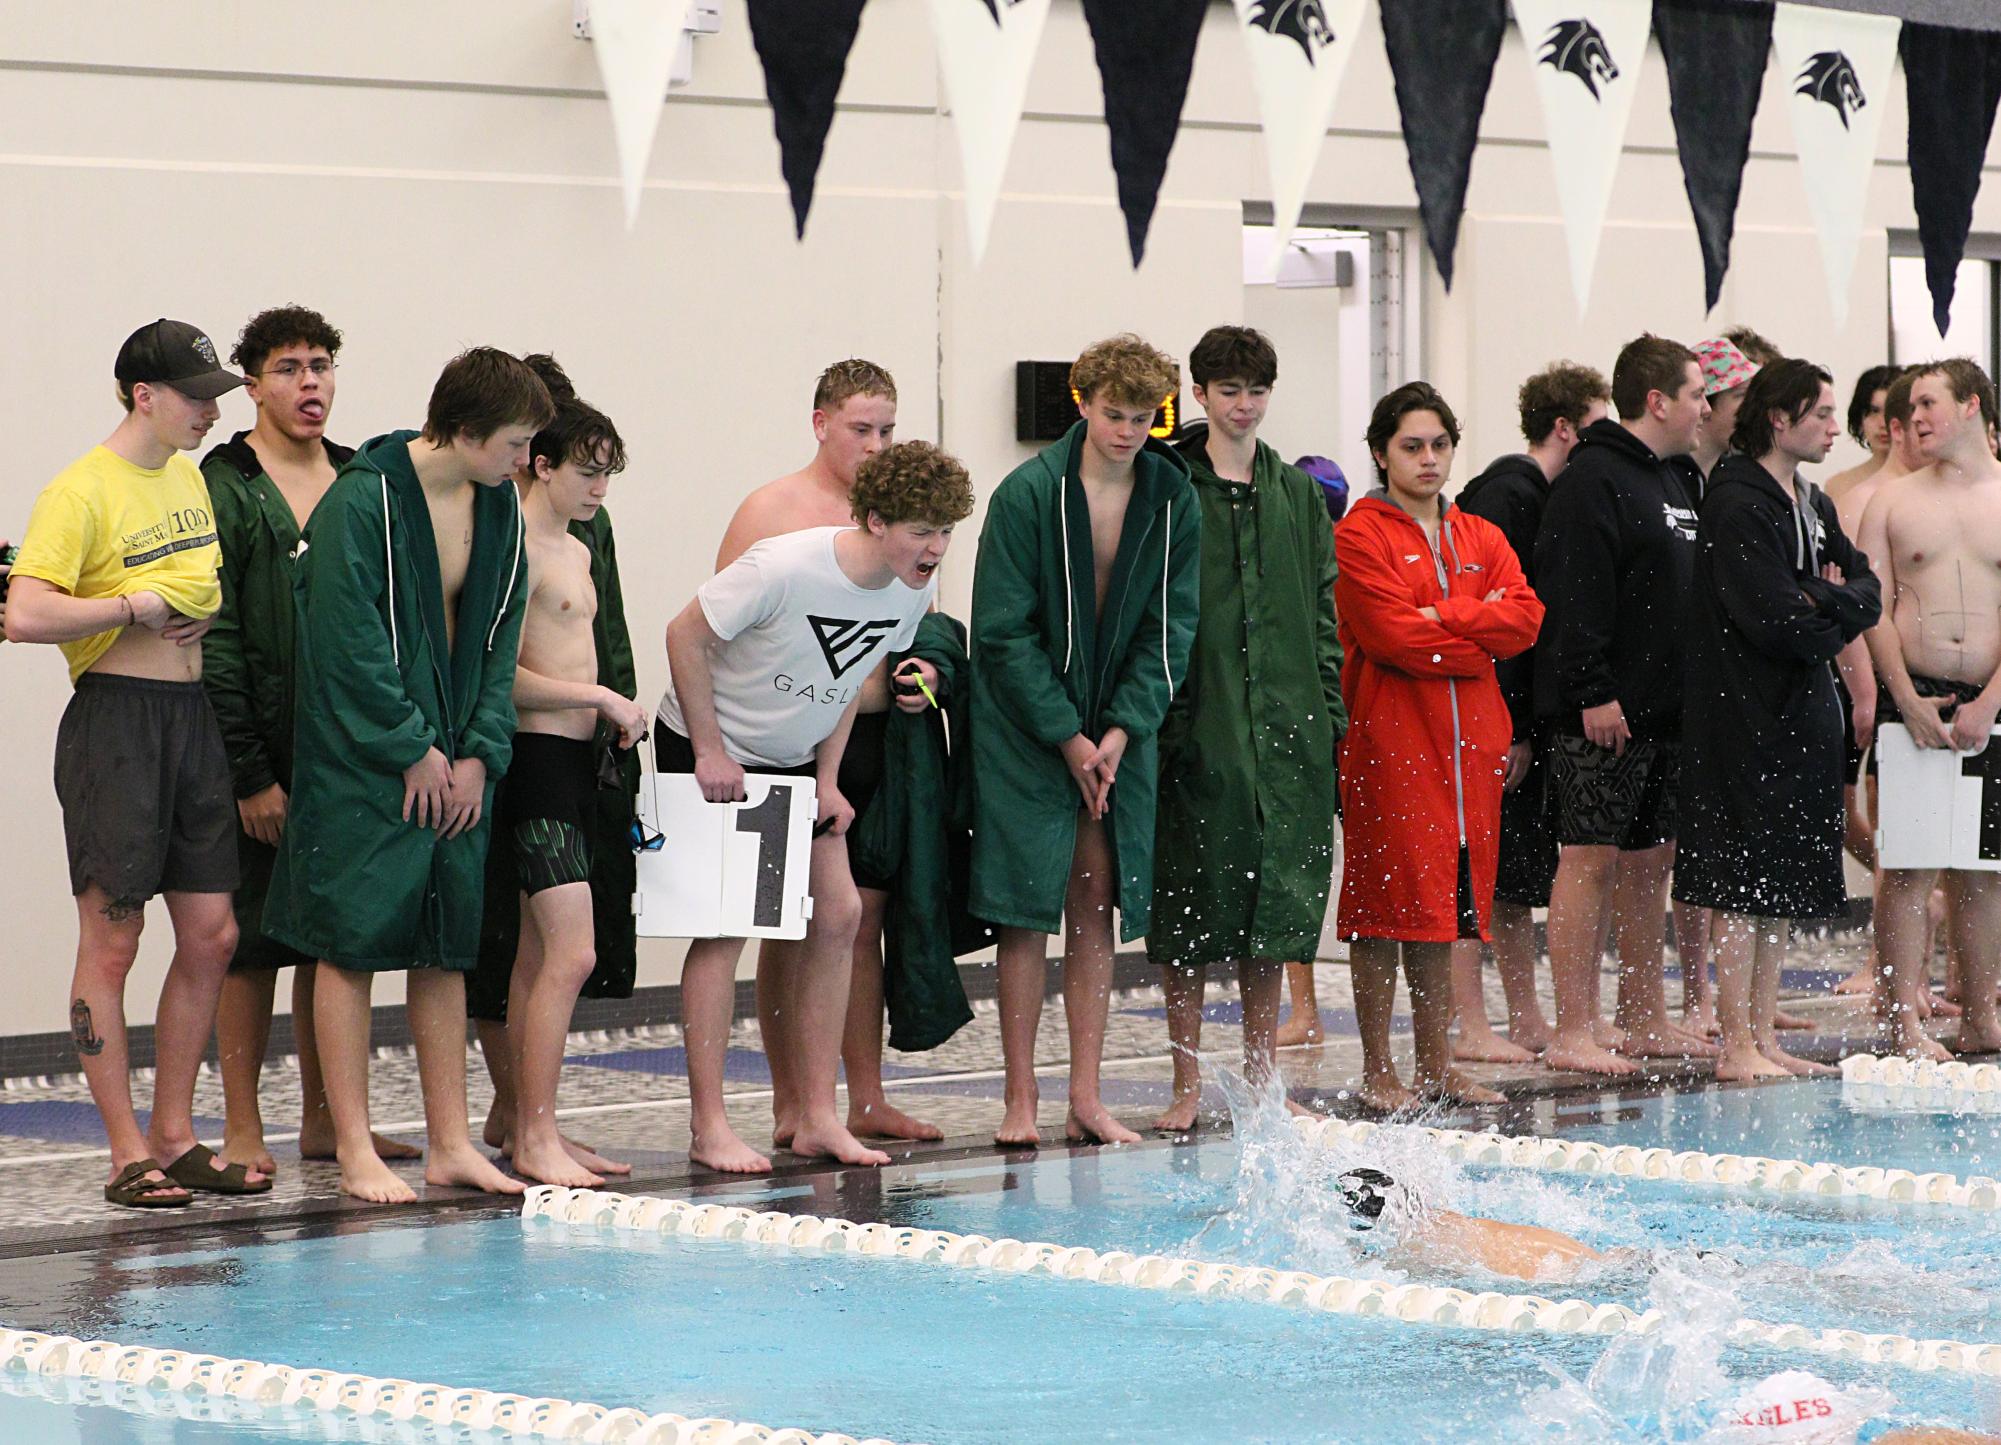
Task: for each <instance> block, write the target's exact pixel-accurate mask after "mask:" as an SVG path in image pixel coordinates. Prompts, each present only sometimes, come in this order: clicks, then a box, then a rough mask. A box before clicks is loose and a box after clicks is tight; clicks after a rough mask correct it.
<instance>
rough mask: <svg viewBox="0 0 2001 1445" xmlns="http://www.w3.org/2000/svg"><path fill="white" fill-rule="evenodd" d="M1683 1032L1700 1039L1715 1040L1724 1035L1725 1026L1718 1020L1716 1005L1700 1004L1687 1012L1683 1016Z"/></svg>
mask: <svg viewBox="0 0 2001 1445" xmlns="http://www.w3.org/2000/svg"><path fill="white" fill-rule="evenodd" d="M1681 1031H1682V1032H1683V1033H1685V1034H1689V1035H1692V1036H1693V1037H1695V1038H1698V1039H1713V1038H1715V1037H1716V1036H1717V1035H1718V1034H1720V1033H1722V1032H1723V1025H1722V1024H1720V1023H1718V1022H1717V1019H1716V1005H1715V1004H1713V1003H1711V1004H1700V1005H1698V1006H1697V1007H1695V1008H1692V1009H1689V1010H1687V1011H1686V1012H1685V1013H1683V1014H1682V1016H1681Z"/></svg>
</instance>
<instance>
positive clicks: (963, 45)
mask: <svg viewBox="0 0 2001 1445" xmlns="http://www.w3.org/2000/svg"><path fill="white" fill-rule="evenodd" d="M1048 19H1049V0H931V28H932V30H933V32H934V33H935V34H936V35H937V37H938V68H939V70H940V71H941V72H942V73H943V75H944V79H945V95H946V98H947V100H949V101H950V103H951V106H952V122H953V125H954V126H955V128H956V129H957V130H958V133H959V169H960V171H961V173H962V175H963V178H964V181H965V187H966V237H967V240H968V241H970V242H971V244H972V250H973V261H974V263H975V264H977V263H978V262H979V260H980V258H981V257H982V256H984V255H985V254H986V250H987V233H988V232H989V231H990V230H991V229H992V227H993V219H994V206H995V203H996V202H998V201H999V199H1000V190H1001V182H1002V180H1003V179H1004V178H1005V176H1006V174H1007V157H1008V152H1009V151H1010V150H1011V149H1012V148H1013V146H1014V132H1015V128H1016V127H1017V126H1018V125H1019V124H1020V123H1021V107H1022V105H1023V103H1024V102H1025V101H1026V100H1027V98H1028V72H1029V70H1030V69H1031V68H1032V67H1033V66H1034V64H1035V49H1036V46H1037V45H1039V44H1040V43H1041V41H1042V26H1043V22H1045V21H1046V20H1048Z"/></svg>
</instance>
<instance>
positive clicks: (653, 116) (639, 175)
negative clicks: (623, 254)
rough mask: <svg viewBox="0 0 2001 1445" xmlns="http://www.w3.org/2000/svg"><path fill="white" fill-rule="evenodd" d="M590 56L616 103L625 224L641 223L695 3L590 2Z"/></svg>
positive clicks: (689, 0)
mask: <svg viewBox="0 0 2001 1445" xmlns="http://www.w3.org/2000/svg"><path fill="white" fill-rule="evenodd" d="M590 4H591V9H590V17H591V53H592V54H594V55H596V56H597V62H598V74H599V76H601V77H602V78H603V80H604V98H605V99H606V100H607V101H609V102H610V103H611V133H612V139H613V140H614V141H615V142H617V145H618V174H619V182H620V184H621V186H622V188H623V190H624V192H625V224H626V229H628V230H630V229H631V228H632V224H633V222H634V221H636V220H638V219H639V196H640V191H641V188H642V187H643V186H644V185H645V182H646V163H647V160H648V159H649V158H650V157H651V156H652V154H653V137H654V135H655V134H656V133H657V132H658V131H659V129H660V108H661V106H663V105H664V104H666V101H667V85H668V80H669V78H670V77H671V76H672V74H673V72H674V56H675V54H676V52H678V51H679V50H680V48H681V34H682V32H683V31H684V30H686V29H687V26H688V12H689V10H690V9H692V8H693V4H694V0H590Z"/></svg>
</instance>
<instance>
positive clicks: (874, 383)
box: [813, 356, 896, 411]
mask: <svg viewBox="0 0 2001 1445" xmlns="http://www.w3.org/2000/svg"><path fill="white" fill-rule="evenodd" d="M857 396H879V397H881V398H882V399H883V400H884V401H888V402H894V401H895V400H896V380H895V378H894V377H892V376H891V375H890V374H889V373H888V372H887V371H884V370H883V369H882V368H881V367H880V366H877V365H876V364H875V363H874V362H873V361H863V360H862V359H861V358H860V357H858V356H851V357H849V358H848V359H847V360H846V361H837V362H835V363H834V364H833V365H832V366H830V367H828V368H827V369H826V370H825V371H823V372H821V373H820V379H819V380H818V381H816V382H814V383H813V410H815V411H838V410H840V408H841V405H842V403H844V402H846V401H848V400H849V399H850V398H852V397H857Z"/></svg>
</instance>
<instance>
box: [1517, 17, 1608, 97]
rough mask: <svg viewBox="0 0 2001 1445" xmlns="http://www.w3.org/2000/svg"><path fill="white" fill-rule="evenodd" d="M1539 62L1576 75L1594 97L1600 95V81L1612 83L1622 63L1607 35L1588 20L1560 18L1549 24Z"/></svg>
mask: <svg viewBox="0 0 2001 1445" xmlns="http://www.w3.org/2000/svg"><path fill="white" fill-rule="evenodd" d="M1536 63H1537V64H1539V65H1547V66H1551V67H1553V68H1554V69H1556V70H1560V71H1563V72H1565V73H1566V74H1569V75H1574V76H1576V77H1577V78H1578V79H1579V80H1581V81H1582V82H1584V88H1585V89H1586V90H1588V91H1590V92H1591V98H1592V99H1593V100H1597V99H1598V98H1599V96H1598V86H1599V84H1600V83H1601V82H1602V83H1605V84H1610V83H1611V82H1612V81H1615V80H1617V79H1618V78H1619V67H1618V65H1617V64H1616V63H1615V62H1614V61H1613V59H1612V52H1611V49H1610V48H1609V47H1607V45H1606V44H1605V37H1604V35H1603V34H1601V33H1600V32H1599V29H1598V27H1597V26H1596V25H1593V24H1592V23H1591V22H1590V21H1589V20H1559V21H1557V22H1556V24H1554V25H1552V26H1550V27H1549V34H1547V35H1545V36H1543V38H1542V54H1540V55H1538V56H1537V57H1536Z"/></svg>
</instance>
